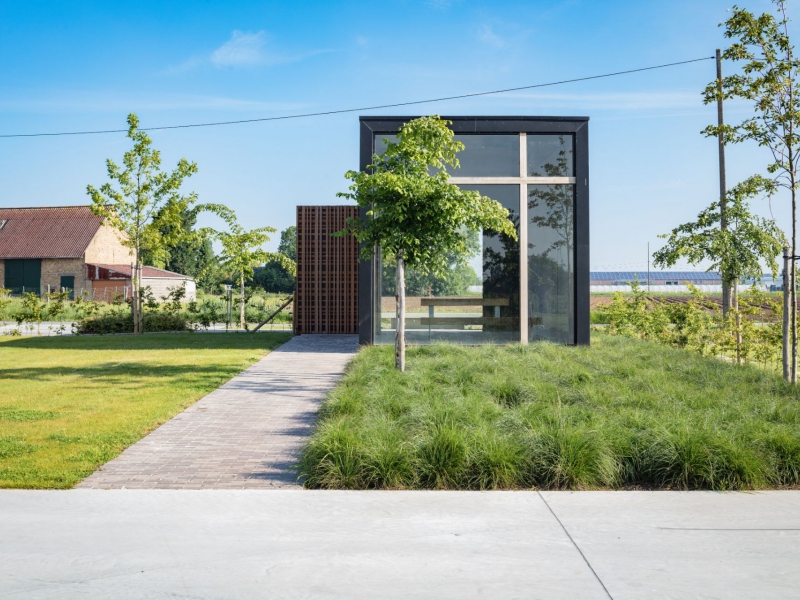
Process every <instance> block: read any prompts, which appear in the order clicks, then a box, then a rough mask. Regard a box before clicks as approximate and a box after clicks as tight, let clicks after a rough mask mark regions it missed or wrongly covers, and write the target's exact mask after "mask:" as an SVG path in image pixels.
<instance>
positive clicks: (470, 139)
mask: <svg viewBox="0 0 800 600" xmlns="http://www.w3.org/2000/svg"><path fill="white" fill-rule="evenodd" d="M454 138H455V139H456V141H459V142H461V143H462V144H464V149H463V150H462V151H461V152H459V153H458V154H457V155H456V157H457V158H458V162H459V165H460V166H459V168H458V169H450V174H451V175H452V176H453V177H519V176H520V174H519V136H518V135H517V134H513V135H456V136H454ZM384 139H387V140H389V141H390V142H395V141H397V136H396V135H387V134H377V135H376V136H375V154H378V155H380V154H383V153H384V152H385V151H386V144H384V143H383V140H384Z"/></svg>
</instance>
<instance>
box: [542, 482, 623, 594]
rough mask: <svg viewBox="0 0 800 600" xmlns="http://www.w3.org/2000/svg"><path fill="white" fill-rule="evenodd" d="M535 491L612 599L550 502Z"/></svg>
mask: <svg viewBox="0 0 800 600" xmlns="http://www.w3.org/2000/svg"><path fill="white" fill-rule="evenodd" d="M536 493H537V494H539V498H541V499H542V502H544V505H545V506H546V507H547V510H549V511H550V514H551V515H553V517H554V518H555V520H556V521H558V524H559V525H561V529H563V530H564V533H566V534H567V537H568V538H569V541H570V542H572V545H573V546H575V550H577V551H578V554H580V555H581V558H582V559H583V562H585V563H586V566H587V567H589V570H590V571H591V572H592V575H594V578H595V579H597V583H599V584H600V586H601V587H602V588H603V591H604V592H605V593H606V596H608V597H609V598H610V599H611V600H614V596H612V595H611V592H609V591H608V588H607V587H606V584H605V583H603V580H602V579H600V576H599V575H598V574H597V571H595V570H594V567H593V566H592V563H590V562H589V559H588V558H586V555H585V554H584V553H583V550H581V548H580V546H578V544H577V543H576V542H575V540H574V539H572V536H571V535H570V533H569V531H567V528H566V527H564V523H562V522H561V519H559V518H558V515H557V514H556V512H555V511H554V510H553V509H552V508H551V507H550V504H549V503H548V502H547V500H546V499H545V497H544V496H542V492H540V491H539V490H536Z"/></svg>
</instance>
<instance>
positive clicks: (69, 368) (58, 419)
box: [0, 333, 289, 488]
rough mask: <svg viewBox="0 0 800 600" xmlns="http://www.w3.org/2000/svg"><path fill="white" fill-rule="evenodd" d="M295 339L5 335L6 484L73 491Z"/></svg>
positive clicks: (1, 408) (1, 436)
mask: <svg viewBox="0 0 800 600" xmlns="http://www.w3.org/2000/svg"><path fill="white" fill-rule="evenodd" d="M288 338H289V335H288V334H282V333H258V334H254V335H242V334H224V333H208V334H202V333H192V334H148V335H142V336H106V337H82V336H81V337H48V338H22V339H20V338H0V357H2V360H1V361H0V382H2V384H1V385H0V487H6V488H69V487H72V486H73V485H75V484H76V483H78V482H79V481H80V480H81V479H83V478H84V477H86V476H88V475H90V474H91V473H92V472H93V471H95V470H96V469H97V468H98V467H99V466H100V465H102V464H103V463H105V462H107V461H109V460H111V459H112V458H114V457H115V456H117V455H118V454H119V453H120V452H122V450H124V449H125V448H126V447H127V446H129V445H131V444H133V443H134V442H136V441H137V440H139V439H140V438H142V437H143V436H145V435H146V434H147V433H149V432H150V431H152V430H153V429H155V428H156V427H158V426H159V425H160V424H162V423H164V422H165V421H167V420H168V419H170V418H172V417H173V416H174V415H176V414H177V413H178V412H180V411H181V410H183V409H184V408H186V407H187V406H189V405H191V404H192V403H194V402H195V401H196V400H198V399H199V398H201V397H202V396H204V395H205V394H207V393H208V392H210V391H212V390H214V389H216V388H217V387H219V386H220V385H221V384H222V383H224V382H225V381H227V380H228V379H230V378H231V377H233V376H234V375H236V374H237V373H239V372H240V371H242V370H243V369H245V368H246V367H247V366H249V365H250V364H252V363H253V362H255V361H256V360H258V359H260V358H261V357H263V356H264V355H266V354H267V353H268V352H269V351H270V350H272V349H273V348H275V347H277V346H278V345H280V344H281V343H283V342H284V341H286V340H287V339H288Z"/></svg>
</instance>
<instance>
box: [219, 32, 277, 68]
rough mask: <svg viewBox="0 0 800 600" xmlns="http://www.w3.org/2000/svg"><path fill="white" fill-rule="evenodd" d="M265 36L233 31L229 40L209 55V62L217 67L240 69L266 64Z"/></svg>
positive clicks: (260, 33) (259, 33) (261, 33)
mask: <svg viewBox="0 0 800 600" xmlns="http://www.w3.org/2000/svg"><path fill="white" fill-rule="evenodd" d="M265 44H266V34H265V33H264V32H263V31H259V32H258V33H249V32H244V31H234V32H233V33H232V34H231V39H230V40H228V41H227V42H225V43H224V44H222V46H220V47H219V48H217V49H216V50H214V52H212V53H211V57H210V60H211V62H212V63H213V64H215V65H216V66H218V67H242V66H251V65H258V64H261V63H263V62H266V59H267V57H266V56H265V54H264V45H265Z"/></svg>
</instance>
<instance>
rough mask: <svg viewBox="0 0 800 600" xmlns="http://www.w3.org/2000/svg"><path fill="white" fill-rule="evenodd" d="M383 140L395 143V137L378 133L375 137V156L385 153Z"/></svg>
mask: <svg viewBox="0 0 800 600" xmlns="http://www.w3.org/2000/svg"><path fill="white" fill-rule="evenodd" d="M383 140H389V141H390V142H396V141H397V136H396V135H391V134H388V133H379V134H377V135H376V136H375V154H377V155H378V156H380V155H381V154H383V153H384V152H386V144H384V143H383Z"/></svg>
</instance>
